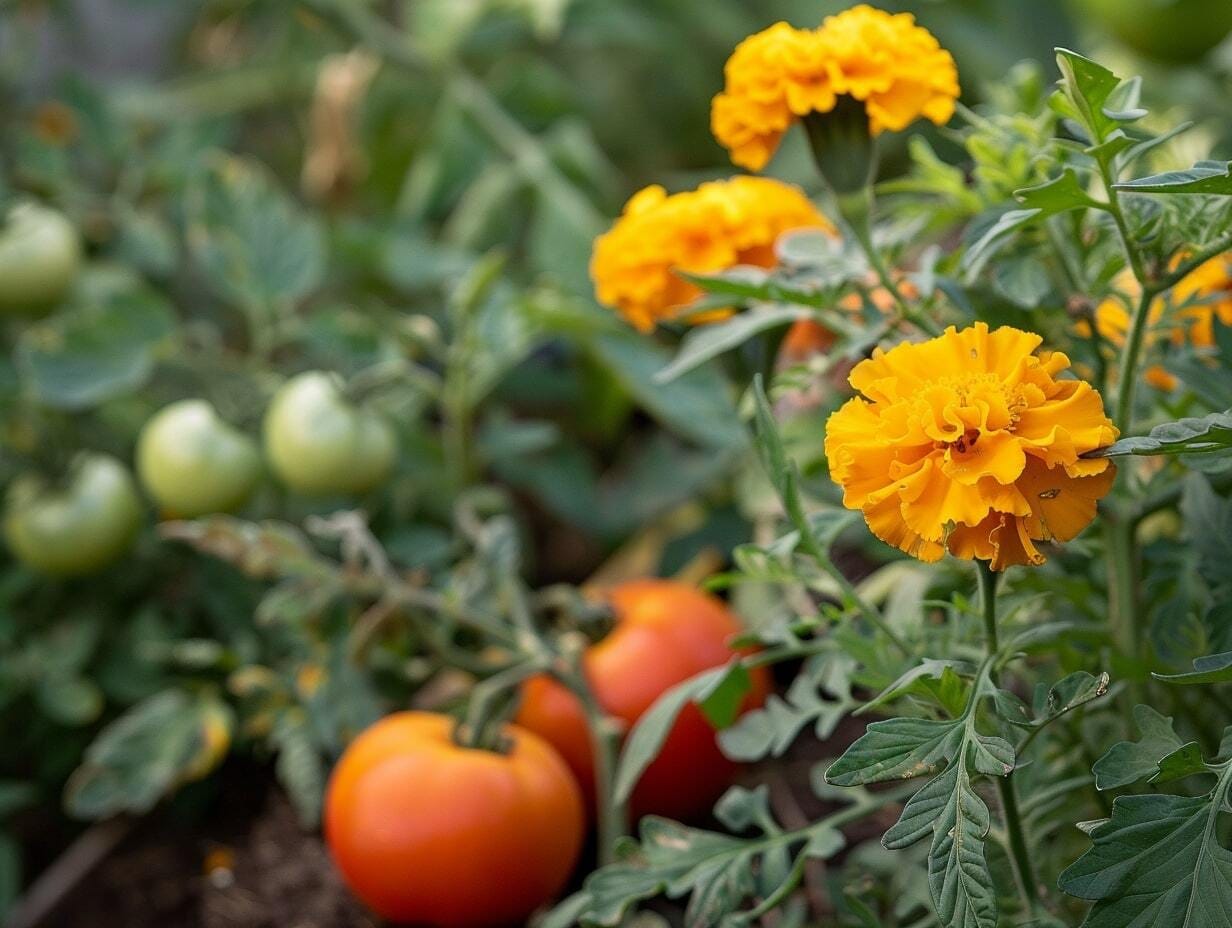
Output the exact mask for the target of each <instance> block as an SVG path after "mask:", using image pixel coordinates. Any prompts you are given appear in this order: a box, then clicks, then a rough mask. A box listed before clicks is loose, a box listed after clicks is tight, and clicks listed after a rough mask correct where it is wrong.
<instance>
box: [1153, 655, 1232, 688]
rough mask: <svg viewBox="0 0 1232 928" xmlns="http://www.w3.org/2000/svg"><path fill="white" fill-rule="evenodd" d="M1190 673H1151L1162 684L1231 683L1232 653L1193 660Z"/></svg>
mask: <svg viewBox="0 0 1232 928" xmlns="http://www.w3.org/2000/svg"><path fill="white" fill-rule="evenodd" d="M1193 666H1194V669H1193V670H1192V671H1191V672H1190V673H1152V674H1151V676H1152V677H1154V678H1155V679H1156V680H1162V681H1163V682H1164V683H1173V684H1176V685H1179V686H1195V685H1197V684H1202V683H1232V651H1224V652H1223V653H1222V654H1208V655H1206V656H1205V657H1199V658H1195V659H1194V662H1193Z"/></svg>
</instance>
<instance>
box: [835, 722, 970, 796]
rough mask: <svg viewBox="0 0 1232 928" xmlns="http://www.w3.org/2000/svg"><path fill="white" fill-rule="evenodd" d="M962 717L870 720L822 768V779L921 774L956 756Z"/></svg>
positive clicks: (848, 782)
mask: <svg viewBox="0 0 1232 928" xmlns="http://www.w3.org/2000/svg"><path fill="white" fill-rule="evenodd" d="M964 727H965V721H964V720H961V719H960V720H953V721H950V720H947V721H939V720H935V719H912V718H898V719H885V720H884V721H881V722H873V723H872V724H871V725H869V726H868V729H867V730H866V731H865V733H864V734H863V735H861V736H860V738H858V739H857V740H856V741H855V743H854V744H852V745H851V747H849V748H848V749H847V750H846V751H844V752H843V756H842V757H840V758H839V759H838V760H836V761H835V762H834V763H833V764H831V765H830V767H829V769H827V770H826V782H827V783H831V784H833V785H835V786H858V785H862V784H866V783H881V782H884V781H885V780H899V779H908V778H910V777H918V776H923V775H924V774H926V773H932V772H934V771H936V770H937V769H939V768H940V767H941V766H942V765H943V764H945V763H946V761H947V760H948V759H950V758H952V757H954V756H956V754H957V752H958V750H959V747H960V746H961V745H962V743H963V736H964Z"/></svg>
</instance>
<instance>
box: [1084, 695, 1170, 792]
mask: <svg viewBox="0 0 1232 928" xmlns="http://www.w3.org/2000/svg"><path fill="white" fill-rule="evenodd" d="M1134 724H1135V725H1136V726H1137V728H1138V732H1139V733H1140V734H1141V737H1140V738H1139V739H1138V740H1137V741H1120V742H1117V743H1116V744H1114V745H1113V746H1112V747H1111V748H1109V749H1108V752H1107V753H1106V754H1104V756H1103V757H1101V758H1100V759H1099V760H1097V761H1096V762H1095V766H1094V767H1093V768H1092V770H1093V771H1094V773H1095V788H1096V789H1099V790H1105V789H1116V788H1118V787H1121V786H1128V785H1130V784H1131V783H1137V782H1138V781H1140V780H1145V779H1147V778H1149V777H1153V776H1155V775H1156V774H1157V773H1158V772H1159V762H1160V761H1161V760H1162V759H1163V758H1164V757H1167V756H1168V755H1169V754H1171V753H1172V752H1173V751H1175V750H1176V749H1177V748H1179V747H1181V746H1182V745H1183V744H1184V742H1183V741H1181V739H1180V737H1179V736H1178V735H1177V733H1176V732H1175V731H1174V730H1173V728H1172V719H1171V718H1169V717H1166V716H1162V715H1160V714H1159V713H1158V712H1156V711H1155V710H1154V709H1152V708H1151V707H1150V706H1141V705H1139V706H1134Z"/></svg>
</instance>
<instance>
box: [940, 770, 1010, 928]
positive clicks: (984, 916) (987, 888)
mask: <svg viewBox="0 0 1232 928" xmlns="http://www.w3.org/2000/svg"><path fill="white" fill-rule="evenodd" d="M953 769H954V778H955V781H956V782H955V783H953V784H951V786H952V788H951V790H950V791H949V797H948V800H947V801H946V803H945V804H944V805H943V806H942V808H941V810H940V812H939V814H938V816H937V819H936V821H935V822H934V823H933V843H932V846H931V847H930V848H929V851H928V886H929V889H930V890H931V892H932V897H933V904H934V905H935V906H936V907H937V915H938V916H939V917H940V919H941V923H942V924H943V925H947V926H948V925H952V926H961V928H996V926H997V893H996V889H995V887H994V886H993V881H992V875H991V874H990V873H989V872H988V864H987V862H986V859H985V853H984V839H985V838H986V837H987V836H988V829H989V827H990V826H991V824H992V820H991V816H989V814H988V806H987V805H985V804H984V800H983V799H981V798H980V796H979V794H978V793H976V791H975V790H974V789H972V787H971V780H970V778H969V777H968V775H967V772H966V770H965V769H964V768H963V765H961V764H955V765H954V768H953ZM939 779H941V778H939Z"/></svg>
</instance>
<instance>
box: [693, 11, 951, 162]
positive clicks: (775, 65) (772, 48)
mask: <svg viewBox="0 0 1232 928" xmlns="http://www.w3.org/2000/svg"><path fill="white" fill-rule="evenodd" d="M724 77H725V86H724V88H723V91H722V93H720V94H719V95H718V96H716V97H715V98H714V102H713V105H712V108H711V129H712V131H713V132H714V136H715V138H716V139H718V141H719V143H720V144H722V145H723V146H724V147H725V148H727V149H728V150H729V151H730V152H731V158H732V161H734V162H735V163H736V164H738V165H741V166H742V167H745V168H748V169H749V170H752V171H760V170H761V169H762V168H763V167H765V166H766V163H767V162H768V161H769V160H770V158H771V157H772V156H773V155H774V152H775V150H776V149H777V148H778V145H779V140H780V139H781V138H782V137H783V133H784V132H786V131H787V129H788V128H790V126H791V125H792V123H794V122H795V121H796V120H797V119H799V118H801V117H803V116H805V115H807V114H809V113H828V112H830V111H831V110H833V109H834V108H835V106H836V105H837V103H838V100H839V98H840V97H843V96H850V97H852V98H854V99H856V100H858V101H860V102H861V103H862V104H863V105H864V109H865V112H866V113H867V114H868V125H869V131H870V132H871V133H872V134H873V135H877V134H879V133H881V132H883V131H884V130H886V129H889V130H890V131H893V132H898V131H901V130H902V129H905V128H906V127H907V126H908V125H910V124H911V123H913V122H915V121H916V120H917V119H920V118H921V117H924V118H927V119H930V120H932V121H933V122H935V123H936V124H937V125H942V124H943V123H946V122H948V121H949V119H950V117H951V116H953V115H954V102H955V100H956V99H957V98H958V93H959V88H958V70H957V68H956V67H955V65H954V59H953V57H952V56H951V55H950V53H949V52H948V51H946V50H945V49H943V48H942V47H941V46H940V45H939V44H938V42H937V40H936V38H934V37H933V35H932V33H930V32H929V31H928V30H927V29H924V28H923V27H921V26H917V25H916V24H915V18H914V17H913V16H912V15H911V14H910V13H898V14H890V13H886V12H884V11H882V10H877V9H874V8H872V7H870V6H867V5H865V4H861V5H859V6H855V7H852V8H851V9H849V10H846V11H845V12H842V13H839V14H838V15H837V16H830V17H827V18H826V20H825V21H824V22H823V23H822V25H821V28H819V29H812V30H809V29H795V28H793V27H791V26H790V25H788V24H787V23H777V24H775V25H773V26H771V27H770V28H769V29H766V30H764V31H763V32H759V33H757V34H756V35H752V36H750V37H749V38H747V39H745V40H744V41H743V42H741V43H740V45H738V46H737V47H736V50H735V52H733V53H732V56H731V58H729V59H728V61H727V65H726V67H725V68H724Z"/></svg>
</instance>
